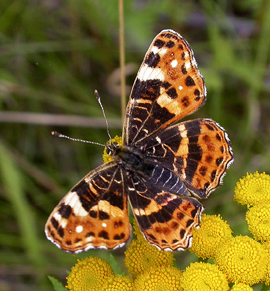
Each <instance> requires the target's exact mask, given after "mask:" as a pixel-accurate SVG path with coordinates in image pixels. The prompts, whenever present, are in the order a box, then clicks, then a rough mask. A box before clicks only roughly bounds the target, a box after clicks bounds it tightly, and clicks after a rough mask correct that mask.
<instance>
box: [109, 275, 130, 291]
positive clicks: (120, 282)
mask: <svg viewBox="0 0 270 291" xmlns="http://www.w3.org/2000/svg"><path fill="white" fill-rule="evenodd" d="M133 288H134V286H133V281H132V279H131V278H129V277H123V276H121V275H117V276H115V277H114V278H113V279H112V280H111V281H110V282H109V283H108V285H107V286H106V291H133V290H134V289H133Z"/></svg>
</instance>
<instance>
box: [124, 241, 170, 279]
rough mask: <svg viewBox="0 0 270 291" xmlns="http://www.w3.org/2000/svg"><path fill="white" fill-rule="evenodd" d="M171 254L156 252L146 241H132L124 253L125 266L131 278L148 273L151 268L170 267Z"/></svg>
mask: <svg viewBox="0 0 270 291" xmlns="http://www.w3.org/2000/svg"><path fill="white" fill-rule="evenodd" d="M173 261H174V256H173V254H172V253H171V252H165V251H160V250H158V249H157V248H156V247H155V246H152V245H150V244H149V243H148V242H147V241H146V240H133V241H132V242H131V244H130V246H129V248H128V249H127V250H126V251H125V265H126V267H127V269H128V272H129V274H131V275H132V276H133V277H136V276H138V275H139V274H141V273H144V272H146V271H148V270H149V269H150V268H151V267H153V268H157V267H161V266H172V265H173Z"/></svg>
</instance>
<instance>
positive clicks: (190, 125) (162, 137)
mask: <svg viewBox="0 0 270 291" xmlns="http://www.w3.org/2000/svg"><path fill="white" fill-rule="evenodd" d="M145 156H146V157H151V158H152V159H154V161H155V164H156V165H158V164H160V165H162V166H163V167H164V168H165V169H168V170H170V171H172V172H174V173H175V174H176V175H177V176H179V177H180V179H181V181H183V183H184V184H185V185H186V186H187V188H188V189H189V190H190V191H191V192H192V193H193V194H195V195H196V196H197V197H199V198H201V199H202V198H206V197H207V196H209V195H210V193H211V192H212V191H213V190H214V189H215V188H216V187H217V186H218V185H219V184H220V183H221V181H222V178H223V176H224V174H225V171H226V169H227V168H228V167H229V165H230V164H231V163H232V161H233V154H232V149H231V146H230V140H229V138H228V135H227V133H226V132H225V130H224V129H223V128H222V127H221V126H220V125H219V124H217V123H216V122H215V121H213V120H210V119H195V120H190V121H186V122H182V123H179V124H176V125H174V126H171V127H168V128H166V129H165V130H163V131H161V132H158V133H157V134H155V135H152V136H151V137H150V138H149V139H147V146H146V149H145Z"/></svg>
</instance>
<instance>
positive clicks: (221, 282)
mask: <svg viewBox="0 0 270 291" xmlns="http://www.w3.org/2000/svg"><path fill="white" fill-rule="evenodd" d="M180 284H181V287H182V288H183V291H191V290H192V291H209V290H216V291H227V290H229V284H228V281H227V279H226V276H225V275H224V274H223V273H222V272H221V271H220V270H219V269H218V267H217V266H216V265H212V264H208V263H202V262H200V263H193V264H190V266H189V267H187V268H186V270H185V271H184V272H183V275H182V277H181V280H180Z"/></svg>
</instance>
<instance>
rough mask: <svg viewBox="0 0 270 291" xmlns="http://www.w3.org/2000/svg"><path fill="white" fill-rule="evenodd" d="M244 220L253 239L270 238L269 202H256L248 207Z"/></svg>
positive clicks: (265, 239)
mask: <svg viewBox="0 0 270 291" xmlns="http://www.w3.org/2000/svg"><path fill="white" fill-rule="evenodd" d="M246 221H247V223H248V229H249V231H250V232H251V233H252V235H253V236H254V238H255V240H257V241H268V240H270V204H266V205H265V204H262V205H260V204H258V205H255V206H253V207H251V208H249V210H248V212H247V214H246Z"/></svg>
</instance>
